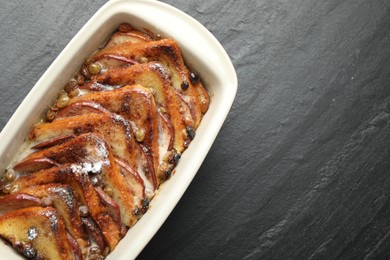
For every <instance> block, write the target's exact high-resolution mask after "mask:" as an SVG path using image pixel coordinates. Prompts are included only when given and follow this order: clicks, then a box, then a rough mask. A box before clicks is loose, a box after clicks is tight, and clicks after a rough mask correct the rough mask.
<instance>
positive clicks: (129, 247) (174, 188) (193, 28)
mask: <svg viewBox="0 0 390 260" xmlns="http://www.w3.org/2000/svg"><path fill="white" fill-rule="evenodd" d="M123 22H127V23H130V24H132V25H133V26H134V27H136V28H138V29H143V28H145V29H147V30H150V31H152V32H154V33H156V34H161V35H162V36H163V37H171V38H173V39H175V40H176V41H177V42H178V43H179V44H180V46H181V48H182V52H183V55H184V58H185V60H186V62H187V63H188V65H189V66H190V67H191V68H192V69H193V70H195V71H197V72H198V73H199V74H200V76H201V79H202V81H203V83H204V84H205V86H206V87H207V89H208V90H209V92H210V93H211V104H210V108H209V111H208V112H207V113H206V115H205V116H204V118H203V120H202V122H201V124H200V126H199V128H198V129H197V133H196V137H195V139H194V140H193V142H192V143H191V145H190V146H189V148H188V149H187V150H186V151H185V152H184V154H183V155H182V158H181V160H180V163H179V164H178V166H177V168H176V173H175V174H174V175H173V176H172V177H171V178H170V180H169V181H168V182H166V183H165V184H164V185H163V186H162V187H161V188H160V189H159V191H158V192H157V195H156V196H155V198H154V199H153V200H152V202H151V205H150V209H149V210H148V211H147V213H146V214H145V215H144V216H143V217H142V218H141V219H140V221H138V223H137V224H136V225H135V226H134V227H133V228H131V229H130V230H129V232H128V233H127V235H126V236H125V237H124V238H123V239H122V240H121V242H120V243H119V244H118V246H117V248H116V249H115V250H114V251H113V252H112V253H110V255H109V256H108V257H107V259H116V260H117V259H126V260H128V259H133V258H135V257H136V256H137V255H138V254H139V253H140V252H141V250H142V249H143V248H144V247H145V246H146V244H147V243H148V242H149V240H150V239H151V238H152V237H153V235H154V234H155V233H156V232H157V230H158V229H159V228H160V226H161V225H162V224H163V222H164V221H165V220H166V218H167V217H168V215H169V214H170V213H171V211H172V210H173V208H174V207H175V205H176V204H177V202H178V201H179V199H180V198H181V196H182V195H183V193H184V191H185V190H186V189H187V187H188V185H189V184H190V182H191V181H192V179H193V177H194V176H195V174H196V172H197V171H198V169H199V167H200V165H201V163H202V162H203V160H204V158H205V156H206V154H207V153H208V151H209V149H210V147H211V145H212V143H213V141H214V139H215V138H216V136H217V134H218V132H219V130H220V128H221V126H222V124H223V122H224V120H225V118H226V116H227V114H228V112H229V110H230V107H231V105H232V102H233V100H234V97H235V95H236V91H237V76H236V73H235V70H234V68H233V65H232V63H231V61H230V59H229V57H228V55H227V54H226V52H225V50H224V49H223V47H222V46H221V45H220V44H219V42H218V41H217V40H216V39H215V38H214V36H213V35H212V34H211V33H210V32H209V31H208V30H207V29H206V28H204V27H203V26H202V25H201V24H200V23H199V22H197V21H196V20H194V19H193V18H191V17H190V16H188V15H186V14H185V13H183V12H181V11H180V10H178V9H176V8H174V7H172V6H169V5H167V4H164V3H161V2H158V1H153V0H132V1H130V0H111V1H109V2H108V3H107V4H105V5H104V6H103V7H102V8H101V9H100V10H99V11H98V12H96V13H95V15H94V16H93V17H92V18H91V19H90V20H89V21H88V22H87V23H86V24H85V26H84V27H83V28H82V29H81V30H80V31H79V32H78V33H77V35H76V36H75V37H74V38H73V39H72V40H71V41H70V43H69V44H68V45H67V46H66V48H65V49H64V50H63V51H62V52H61V54H60V55H59V56H58V57H57V59H56V60H55V61H54V62H53V64H52V65H51V66H50V67H49V68H48V69H47V71H46V72H45V74H44V75H43V76H42V77H41V78H40V79H39V81H38V82H37V83H36V85H35V86H34V87H33V88H32V90H31V91H30V93H29V94H28V95H27V97H26V98H25V100H24V101H23V102H22V104H21V105H20V106H19V108H18V109H17V110H16V112H15V113H14V115H13V116H12V118H11V119H10V120H9V122H8V124H7V125H6V126H5V127H4V129H3V131H2V132H1V133H0V140H1V142H0V173H3V172H4V170H5V168H6V167H7V166H8V165H9V164H10V163H11V162H12V161H13V159H14V157H15V156H16V155H17V153H18V150H19V149H20V147H21V145H22V144H23V142H24V140H25V138H26V136H27V134H28V132H29V130H30V129H31V126H32V125H33V124H35V123H36V122H37V121H38V120H39V119H40V118H41V117H42V114H43V113H44V111H45V109H46V108H47V107H48V106H49V105H50V104H52V103H53V101H54V99H55V98H56V96H57V94H58V92H59V90H60V89H61V88H63V86H64V84H65V83H66V82H67V81H68V80H69V79H70V78H71V77H72V75H73V74H74V73H75V72H76V71H77V70H78V68H79V66H80V65H81V64H82V62H83V61H84V59H85V58H86V57H88V56H90V55H91V54H92V53H93V52H94V51H95V50H97V49H98V47H99V45H100V44H101V43H102V42H103V41H104V39H105V38H106V37H107V36H108V35H110V33H111V32H112V31H114V30H115V28H117V27H118V25H119V24H121V23H123ZM0 252H1V253H0V254H1V258H2V259H21V257H20V256H19V255H18V254H16V253H15V252H14V250H13V249H12V248H11V247H10V246H8V245H5V244H4V243H1V244H0Z"/></svg>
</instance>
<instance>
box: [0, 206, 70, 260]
mask: <svg viewBox="0 0 390 260" xmlns="http://www.w3.org/2000/svg"><path fill="white" fill-rule="evenodd" d="M26 220H28V221H26ZM0 236H2V237H4V238H5V239H7V240H8V241H10V242H11V243H12V245H13V246H14V247H15V249H16V250H18V251H20V252H21V253H22V254H24V255H25V256H27V257H29V258H38V259H65V260H66V259H69V260H70V259H72V255H71V250H70V246H69V244H68V240H67V233H66V229H65V224H64V222H63V220H62V218H61V216H59V215H58V213H57V211H56V210H55V209H54V208H50V207H48V208H43V207H28V208H23V209H19V210H15V211H12V212H10V213H8V214H5V215H3V216H0Z"/></svg>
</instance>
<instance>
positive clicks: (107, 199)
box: [0, 24, 210, 259]
mask: <svg viewBox="0 0 390 260" xmlns="http://www.w3.org/2000/svg"><path fill="white" fill-rule="evenodd" d="M209 102H210V99H209V94H208V92H207V90H206V89H205V87H204V86H203V84H202V81H201V79H200V77H199V75H197V73H196V72H193V71H191V70H189V68H188V67H187V66H186V63H185V61H184V59H183V57H182V54H181V51H180V47H179V45H178V44H177V43H176V42H175V41H174V40H172V39H162V38H161V37H159V36H157V35H152V34H150V33H146V32H142V31H140V30H137V29H134V28H133V27H132V26H131V25H129V24H122V25H120V26H119V28H118V30H117V31H116V32H114V33H113V34H112V35H111V37H110V38H109V39H108V40H107V41H106V43H105V45H104V46H102V47H101V48H100V49H99V50H98V51H96V52H95V53H94V54H93V55H92V56H91V57H89V58H88V59H87V60H86V61H85V62H84V63H83V64H82V65H81V67H80V69H79V71H78V72H77V73H76V74H75V75H74V77H73V78H72V79H70V80H69V82H68V83H67V84H66V85H65V86H64V89H63V90H62V91H61V92H60V93H59V95H58V98H57V99H56V101H55V102H54V104H52V106H51V107H50V108H49V109H48V111H47V113H46V114H45V117H44V119H43V120H42V121H41V122H39V123H37V124H36V125H34V126H33V128H32V129H31V131H30V134H29V136H28V138H27V139H28V144H29V149H28V152H26V153H24V155H23V156H21V158H19V159H18V161H16V162H14V163H12V164H11V165H10V167H9V168H8V169H7V171H6V172H5V173H4V175H3V177H2V179H1V182H0V189H1V191H0V236H1V237H3V238H4V239H5V240H7V241H9V242H10V243H11V244H12V245H13V247H14V248H15V249H16V250H17V251H19V252H20V253H21V254H23V255H24V256H25V257H27V258H33V259H103V258H104V257H105V256H107V255H108V254H109V253H110V252H112V251H113V250H114V249H115V247H116V245H117V244H118V243H119V241H120V240H121V238H123V237H124V236H125V234H126V232H127V230H128V229H129V228H131V227H132V226H133V225H134V224H135V223H136V222H137V220H138V219H139V218H140V217H142V215H143V214H144V213H145V212H146V211H147V210H148V206H149V202H150V200H151V199H153V196H154V195H155V193H156V190H157V189H158V188H159V187H160V185H161V184H162V183H164V182H165V181H166V180H167V179H169V177H170V176H171V175H172V174H174V171H175V167H176V165H177V163H178V162H179V160H180V157H181V155H182V153H183V152H184V151H185V149H186V148H187V147H188V146H189V145H190V143H191V141H192V140H193V139H194V138H195V131H196V129H197V127H198V125H199V123H200V121H201V119H202V117H203V115H204V113H206V112H207V110H208V106H209Z"/></svg>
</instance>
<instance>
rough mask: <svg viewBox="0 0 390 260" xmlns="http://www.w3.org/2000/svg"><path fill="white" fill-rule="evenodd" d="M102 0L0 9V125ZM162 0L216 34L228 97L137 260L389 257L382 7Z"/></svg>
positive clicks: (330, 0) (389, 33)
mask: <svg viewBox="0 0 390 260" xmlns="http://www.w3.org/2000/svg"><path fill="white" fill-rule="evenodd" d="M65 2H67V3H66V4H65ZM105 2H106V1H103V0H95V1H92V0H83V1H81V0H71V1H56V0H35V1H24V0H13V1H4V0H3V1H2V2H1V4H0V7H1V8H0V24H1V26H0V30H1V32H0V35H1V36H0V79H1V83H0V93H1V94H0V128H3V127H4V125H5V124H6V122H7V120H8V119H9V118H10V116H11V115H12V113H13V112H14V110H15V109H16V108H17V106H18V105H19V104H20V102H21V101H22V99H23V98H24V97H25V95H26V94H27V93H28V92H29V90H30V89H31V87H32V86H33V85H34V84H35V82H36V81H37V80H38V79H39V77H40V76H41V75H42V73H43V72H44V71H45V70H46V68H47V67H48V66H49V65H50V64H51V62H52V61H53V60H54V58H55V57H56V56H57V55H58V54H59V52H60V51H61V50H62V49H63V48H64V46H65V45H66V44H67V43H68V42H69V40H70V39H71V38H72V37H73V36H74V35H75V34H76V33H77V31H78V30H79V29H80V28H81V27H82V25H83V24H84V23H85V22H86V21H87V20H88V19H89V18H90V17H91V16H92V15H93V13H95V12H96V10H98V8H99V7H100V6H102V5H103V4H104V3H105ZM164 2H167V3H169V4H171V5H173V6H175V7H178V8H180V9H181V10H183V11H184V12H186V13H188V14H190V15H192V16H193V17H195V18H196V19H198V20H199V21H200V22H201V23H203V24H204V25H205V26H206V27H207V28H208V29H209V30H210V31H211V32H212V33H213V34H214V35H215V36H216V37H217V38H218V40H219V41H220V42H221V43H222V45H223V46H224V47H225V48H226V50H227V52H228V53H229V55H230V57H231V59H232V61H233V63H234V66H235V67H236V70H237V73H238V78H239V88H238V93H237V98H236V100H235V102H234V104H233V108H232V110H231V113H230V114H229V116H228V118H227V120H226V123H225V125H224V127H223V128H222V130H221V132H220V135H219V136H218V138H217V140H216V142H215V143H214V145H213V147H212V149H211V151H210V153H209V155H208V156H207V158H206V160H205V161H204V163H203V165H202V167H201V169H200V170H199V172H198V174H197V176H196V177H195V179H194V181H193V182H192V184H191V185H190V187H189V189H188V190H187V192H186V193H185V195H184V197H183V198H182V199H181V201H180V202H179V204H178V205H177V207H176V208H175V210H174V211H173V212H172V214H171V215H170V217H169V218H168V220H167V221H166V222H165V224H164V225H163V226H162V228H161V229H160V231H159V232H158V233H157V234H156V236H155V237H154V238H153V239H152V240H151V242H150V243H149V244H148V246H147V247H146V248H145V250H144V251H143V252H142V253H141V254H140V256H139V259H336V258H337V259H363V258H364V259H389V258H390V200H389V199H390V149H389V147H390V124H389V120H390V116H389V113H390V2H389V1H385V0H383V1H381V0H376V1H368V0H365V1H363V0H345V1H338V0H325V1H319V0H318V1H311V0H256V1H255V0H254V1H251V0H245V1H225V0H214V1H203V0H193V1H184V0H176V1H175V0H166V1H164ZM0 141H1V140H0ZM0 254H1V253H0Z"/></svg>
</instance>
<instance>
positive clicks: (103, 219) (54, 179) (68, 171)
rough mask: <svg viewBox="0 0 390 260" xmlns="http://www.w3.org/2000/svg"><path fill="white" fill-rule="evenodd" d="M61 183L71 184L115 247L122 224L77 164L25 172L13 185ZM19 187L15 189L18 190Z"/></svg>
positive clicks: (22, 187) (108, 242) (110, 243)
mask: <svg viewBox="0 0 390 260" xmlns="http://www.w3.org/2000/svg"><path fill="white" fill-rule="evenodd" d="M50 183H61V184H66V185H69V186H70V187H71V188H72V189H73V191H74V192H75V193H76V194H77V195H78V198H79V199H80V203H81V204H82V205H86V206H87V207H88V210H89V212H90V214H91V217H92V218H93V219H94V220H95V221H96V223H97V224H98V226H99V228H100V229H101V231H102V233H103V236H104V238H105V241H106V243H107V244H108V246H109V247H110V249H114V248H115V246H116V244H117V243H118V242H119V240H120V238H121V232H120V229H121V227H120V224H119V223H118V222H117V221H116V220H114V218H113V216H112V215H111V214H110V209H109V208H108V207H107V206H106V205H105V203H104V201H103V200H102V199H101V197H100V196H99V194H98V193H97V192H96V190H95V188H94V187H93V185H92V184H91V182H90V181H89V177H88V175H87V173H84V172H83V171H82V169H81V168H80V167H78V166H75V165H68V164H65V165H63V166H60V167H54V168H50V169H47V170H42V171H38V172H35V173H33V174H25V175H21V176H20V177H18V178H17V179H16V180H15V181H14V182H13V183H12V185H13V186H14V187H17V188H18V189H24V188H26V187H30V186H37V185H45V184H50ZM18 189H14V190H15V192H17V190H18Z"/></svg>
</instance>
